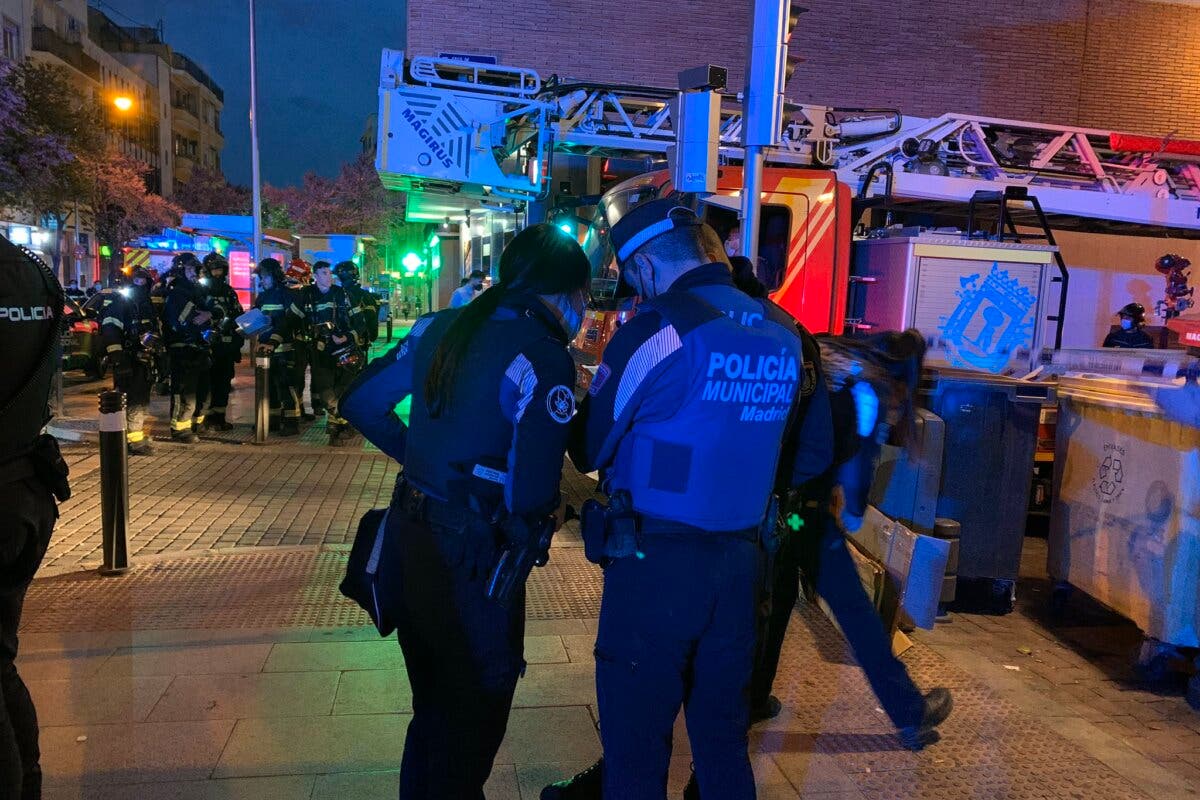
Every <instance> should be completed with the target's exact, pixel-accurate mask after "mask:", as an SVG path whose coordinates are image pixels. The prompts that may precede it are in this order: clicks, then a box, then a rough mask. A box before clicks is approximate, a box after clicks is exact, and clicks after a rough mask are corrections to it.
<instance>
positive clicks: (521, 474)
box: [342, 224, 589, 800]
mask: <svg viewBox="0 0 1200 800" xmlns="http://www.w3.org/2000/svg"><path fill="white" fill-rule="evenodd" d="M588 272H589V269H588V262H587V258H586V256H584V254H583V251H582V250H581V249H580V248H579V246H578V244H576V243H575V242H574V241H572V240H571V239H569V238H568V237H565V236H563V235H562V234H561V233H559V232H558V231H557V229H555V228H554V227H553V226H551V225H547V224H541V225H534V226H532V227H529V228H526V229H525V230H523V231H521V232H520V233H518V234H517V235H516V236H515V237H514V238H513V240H512V242H511V243H509V245H508V246H507V247H506V248H505V249H504V252H503V254H502V255H501V256H500V282H499V283H497V284H496V285H495V286H493V287H492V288H491V289H489V290H488V291H487V292H485V293H484V294H483V295H482V296H481V297H479V298H478V299H476V300H475V302H474V303H472V304H471V305H469V306H467V307H466V308H462V309H446V310H444V311H439V312H436V313H434V314H430V315H428V316H424V317H421V318H420V319H418V320H417V321H416V323H415V324H414V325H413V327H412V330H411V331H410V332H409V334H408V336H407V337H405V338H404V339H403V340H402V341H401V342H400V343H399V344H398V345H397V346H396V347H395V348H393V349H392V350H391V351H389V352H388V353H387V354H385V355H384V356H382V357H380V358H378V359H376V360H375V361H374V362H372V363H371V364H370V365H369V366H368V367H367V368H366V369H365V370H364V371H363V373H362V374H361V375H360V376H359V377H358V378H357V379H356V380H355V381H354V383H353V385H351V387H350V390H349V391H348V392H347V393H346V395H345V397H343V398H342V414H343V415H344V416H345V417H346V419H348V420H349V421H350V422H351V423H352V424H353V425H354V426H355V427H356V428H357V429H358V430H359V431H361V432H362V433H363V435H364V436H366V438H367V439H368V440H369V441H370V442H372V443H373V444H375V445H376V446H377V447H379V448H380V449H381V450H383V451H384V452H385V453H387V454H388V455H390V456H392V457H393V458H395V459H396V460H397V461H399V462H401V464H403V467H404V471H403V478H402V480H401V481H400V482H399V483H398V485H397V489H396V492H395V494H394V495H393V499H392V505H391V507H390V510H389V512H388V522H387V524H388V526H389V527H392V528H394V535H395V537H396V539H397V541H398V542H399V544H398V547H399V549H400V551H401V552H400V556H399V557H398V558H397V559H396V560H395V562H394V563H392V562H389V563H387V564H384V565H382V566H381V570H388V569H394V570H396V571H398V573H399V576H398V578H396V580H397V581H398V582H399V584H400V586H401V598H400V600H399V601H398V604H397V607H396V608H395V609H392V613H393V618H394V619H395V624H396V627H397V636H398V639H399V641H400V646H401V648H402V649H403V651H404V663H405V668H406V669H407V671H408V676H409V680H410V682H411V684H412V691H413V712H414V713H413V718H412V721H411V722H410V723H409V727H408V735H407V737H406V739H405V743H404V757H403V761H402V763H401V767H400V798H401V800H483V797H484V795H483V785H484V783H485V782H486V781H487V778H488V774H489V773H490V772H491V769H492V762H493V760H494V758H495V755H496V752H497V750H498V749H499V747H500V743H501V741H502V740H503V738H504V732H505V728H506V726H507V724H508V716H509V709H510V707H511V705H512V697H513V692H514V691H515V689H516V684H517V679H518V677H519V676H520V674H521V673H522V671H523V669H524V660H523V646H524V638H523V634H524V628H525V595H524V587H523V584H519V585H518V588H517V589H515V590H514V592H513V594H512V595H511V597H510V599H509V601H508V604H507V605H504V604H503V603H500V602H497V601H496V600H494V599H492V598H490V597H489V596H488V586H489V580H488V578H489V573H490V572H491V571H492V570H493V567H496V566H498V565H499V564H500V563H501V561H500V553H501V552H502V551H503V552H506V553H507V552H512V551H513V550H514V549H516V548H520V547H523V546H524V545H525V544H526V543H527V542H528V540H529V535H528V532H529V530H530V529H534V528H536V529H542V530H544V529H545V526H546V525H547V524H549V523H551V522H552V519H551V518H552V516H553V515H554V513H555V510H556V508H557V506H558V503H559V491H558V487H559V481H560V479H561V476H562V463H563V453H564V450H565V448H566V439H567V424H568V423H569V422H570V420H571V415H572V412H573V411H574V394H573V385H574V377H575V367H574V363H573V362H572V360H571V357H570V354H569V353H568V351H567V343H568V342H569V341H570V339H571V338H572V337H573V336H574V335H575V333H576V332H577V331H578V329H579V326H580V325H581V324H582V320H583V313H584V305H585V299H586V288H587V282H588ZM407 396H411V397H412V411H411V416H410V420H409V424H408V425H407V426H406V425H405V424H404V423H403V422H402V421H401V420H400V418H399V417H397V416H396V414H395V411H394V409H395V407H396V404H397V403H398V402H400V401H401V400H402V399H404V398H405V397H407Z"/></svg>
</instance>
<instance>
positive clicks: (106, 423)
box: [100, 389, 129, 575]
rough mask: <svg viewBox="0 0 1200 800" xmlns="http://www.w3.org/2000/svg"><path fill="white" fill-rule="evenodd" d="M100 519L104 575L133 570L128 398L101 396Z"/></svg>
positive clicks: (108, 392)
mask: <svg viewBox="0 0 1200 800" xmlns="http://www.w3.org/2000/svg"><path fill="white" fill-rule="evenodd" d="M100 517H101V521H102V525H103V530H102V536H103V538H102V541H101V550H102V553H103V559H104V561H103V563H102V564H101V566H100V574H101V575H120V574H121V573H122V572H125V571H126V570H127V569H129V538H128V534H127V532H126V527H125V526H126V522H127V521H128V519H129V455H128V452H127V451H126V444H125V395H124V394H123V393H122V392H118V391H115V390H113V389H108V390H106V391H103V392H101V393H100Z"/></svg>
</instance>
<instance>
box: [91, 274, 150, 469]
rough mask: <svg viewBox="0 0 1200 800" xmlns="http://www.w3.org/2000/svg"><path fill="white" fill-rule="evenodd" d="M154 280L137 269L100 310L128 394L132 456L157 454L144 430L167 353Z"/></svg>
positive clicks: (108, 349)
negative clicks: (154, 296)
mask: <svg viewBox="0 0 1200 800" xmlns="http://www.w3.org/2000/svg"><path fill="white" fill-rule="evenodd" d="M153 282H154V279H153V277H152V276H151V275H150V272H149V271H148V270H145V269H141V268H139V269H135V270H134V271H133V274H132V275H130V276H129V284H128V285H127V286H123V287H122V288H121V289H119V290H115V291H114V290H108V291H106V293H105V294H104V301H103V303H102V305H101V306H100V337H101V339H102V340H103V342H104V351H105V357H106V358H107V359H108V360H109V362H110V363H111V364H112V370H113V388H115V389H116V390H117V391H119V392H124V394H125V439H126V442H127V443H128V447H129V452H130V453H131V454H133V455H139V456H142V455H149V454H150V453H152V452H153V450H154V448H153V446H152V445H151V444H150V437H148V436H147V435H146V433H145V431H144V427H145V421H146V409H147V408H148V407H149V406H150V390H151V388H152V387H153V386H154V379H155V373H156V370H157V366H158V365H157V358H158V353H159V351H160V350H161V349H162V327H161V325H160V323H159V319H158V316H157V315H156V314H155V313H154V305H153V304H152V303H151V302H150V287H151V285H152V284H153Z"/></svg>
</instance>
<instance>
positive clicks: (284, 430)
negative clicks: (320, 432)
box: [279, 419, 300, 436]
mask: <svg viewBox="0 0 1200 800" xmlns="http://www.w3.org/2000/svg"><path fill="white" fill-rule="evenodd" d="M279 435H280V436H299V435H300V420H298V419H285V420H284V421H283V422H282V423H281V424H280V426H279Z"/></svg>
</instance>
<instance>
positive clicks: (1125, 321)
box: [1121, 317, 1133, 331]
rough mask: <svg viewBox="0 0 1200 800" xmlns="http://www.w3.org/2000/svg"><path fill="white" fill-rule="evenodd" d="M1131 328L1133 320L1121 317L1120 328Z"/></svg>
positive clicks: (1126, 329) (1125, 329)
mask: <svg viewBox="0 0 1200 800" xmlns="http://www.w3.org/2000/svg"><path fill="white" fill-rule="evenodd" d="M1132 329H1133V320H1131V319H1130V318H1129V317H1122V318H1121V330H1124V331H1128V330H1132Z"/></svg>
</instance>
